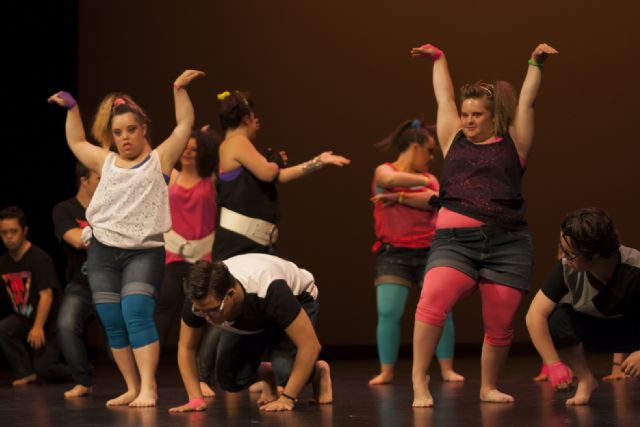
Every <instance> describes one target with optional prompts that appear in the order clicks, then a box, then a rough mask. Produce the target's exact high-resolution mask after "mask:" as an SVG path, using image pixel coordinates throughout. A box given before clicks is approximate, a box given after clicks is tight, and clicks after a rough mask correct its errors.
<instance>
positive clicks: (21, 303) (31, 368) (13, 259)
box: [0, 207, 69, 386]
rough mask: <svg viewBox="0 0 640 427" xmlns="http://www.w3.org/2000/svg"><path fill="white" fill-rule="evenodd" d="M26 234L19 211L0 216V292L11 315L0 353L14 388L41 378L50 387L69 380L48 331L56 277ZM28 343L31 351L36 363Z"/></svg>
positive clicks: (3, 325) (0, 323)
mask: <svg viewBox="0 0 640 427" xmlns="http://www.w3.org/2000/svg"><path fill="white" fill-rule="evenodd" d="M27 232H28V227H27V221H26V218H25V215H24V212H23V211H22V210H21V209H19V208H16V207H8V208H5V209H2V210H1V211H0V237H2V243H4V246H5V247H6V248H7V252H6V253H5V254H4V255H2V256H1V257H0V292H2V294H3V298H7V300H8V301H9V303H10V305H11V307H12V309H13V312H12V313H11V314H9V315H8V316H6V317H4V318H2V320H0V350H1V351H2V352H3V353H4V356H5V358H6V359H7V361H8V362H9V364H10V365H11V368H12V369H13V371H14V372H15V374H16V376H17V377H18V379H17V380H15V381H14V382H13V385H14V386H20V385H25V384H28V383H30V382H33V381H36V380H37V379H38V378H39V377H42V378H44V379H48V380H52V381H64V380H67V379H68V378H69V368H68V367H66V366H65V365H62V364H61V363H59V362H60V349H59V348H58V346H57V343H56V340H55V337H54V336H53V333H54V330H55V328H52V326H54V325H55V311H56V310H55V308H56V306H55V299H56V296H57V295H58V294H59V292H60V287H59V285H58V278H57V276H56V271H55V269H54V267H53V261H52V260H51V258H50V257H49V255H47V254H46V253H45V252H44V251H43V250H42V249H40V248H39V247H37V246H36V245H34V244H32V243H31V242H30V241H29V240H27ZM45 331H47V332H46V333H45ZM27 343H28V344H29V346H31V348H33V349H34V350H35V353H36V354H35V356H36V358H35V363H34V362H32V360H31V355H30V354H29V350H28V348H27V346H26V344H27Z"/></svg>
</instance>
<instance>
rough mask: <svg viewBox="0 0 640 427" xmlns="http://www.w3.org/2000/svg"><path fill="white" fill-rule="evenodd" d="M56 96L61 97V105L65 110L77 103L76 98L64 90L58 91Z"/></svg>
mask: <svg viewBox="0 0 640 427" xmlns="http://www.w3.org/2000/svg"><path fill="white" fill-rule="evenodd" d="M58 97H59V98H61V99H62V102H63V103H64V104H63V107H64V108H66V109H67V110H70V109H72V108H73V107H75V106H76V105H78V103H77V102H76V100H75V99H73V96H71V94H70V93H69V92H65V91H61V92H58Z"/></svg>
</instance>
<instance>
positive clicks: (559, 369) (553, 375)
mask: <svg viewBox="0 0 640 427" xmlns="http://www.w3.org/2000/svg"><path fill="white" fill-rule="evenodd" d="M547 367H548V368H549V381H550V382H551V386H552V387H553V388H554V389H558V386H559V385H560V384H562V383H567V384H571V383H573V372H571V369H569V367H568V366H567V365H565V364H564V363H562V362H555V363H552V364H550V365H547Z"/></svg>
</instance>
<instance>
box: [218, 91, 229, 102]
mask: <svg viewBox="0 0 640 427" xmlns="http://www.w3.org/2000/svg"><path fill="white" fill-rule="evenodd" d="M228 96H231V93H230V92H229V91H228V90H225V91H224V92H222V93H219V94H218V100H220V101H223V100H224V99H225V98H226V97H228Z"/></svg>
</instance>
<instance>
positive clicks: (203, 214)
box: [165, 176, 217, 264]
mask: <svg viewBox="0 0 640 427" xmlns="http://www.w3.org/2000/svg"><path fill="white" fill-rule="evenodd" d="M178 178H179V176H178ZM177 181H178V180H176V183H174V184H171V185H170V186H169V206H170V209H171V224H172V227H171V228H172V229H173V231H175V232H176V233H178V234H179V235H181V236H182V237H184V238H185V239H187V240H200V239H202V238H204V237H207V236H208V235H210V234H211V233H213V231H214V230H215V224H216V213H217V206H216V192H215V189H214V187H213V182H211V178H208V177H207V178H202V179H201V180H200V181H199V182H198V183H197V184H196V185H194V186H193V187H191V188H184V187H182V186H181V185H179V184H177ZM202 259H203V260H206V261H211V253H210V252H209V253H208V254H207V255H205V256H204V257H202ZM178 261H184V258H182V257H181V256H180V255H178V254H174V253H172V252H169V251H167V252H166V260H165V262H166V263H167V264H169V263H172V262H178Z"/></svg>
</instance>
